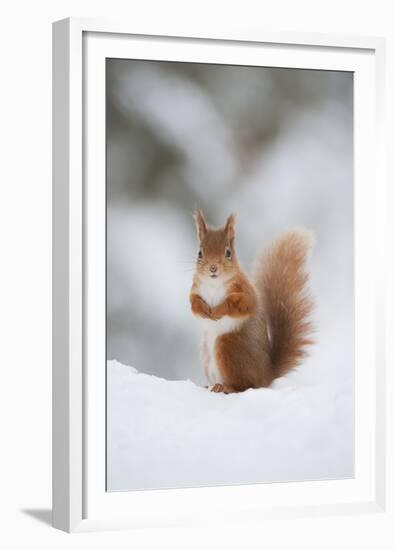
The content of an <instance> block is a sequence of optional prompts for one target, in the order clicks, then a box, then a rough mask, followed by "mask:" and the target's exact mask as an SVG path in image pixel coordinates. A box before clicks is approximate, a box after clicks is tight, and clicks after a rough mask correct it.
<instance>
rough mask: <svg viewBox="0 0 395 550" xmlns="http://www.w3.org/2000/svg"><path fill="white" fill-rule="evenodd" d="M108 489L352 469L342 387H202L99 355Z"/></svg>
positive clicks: (348, 412)
mask: <svg viewBox="0 0 395 550" xmlns="http://www.w3.org/2000/svg"><path fill="white" fill-rule="evenodd" d="M107 365H108V370H107V376H108V386H107V391H108V397H107V399H108V409H107V411H108V417H107V437H108V441H107V467H108V470H107V484H108V490H110V491H116V490H123V491H127V490H134V489H150V488H166V487H188V486H199V485H200V486H203V485H221V484H224V485H231V484H244V483H258V482H274V481H296V480H314V479H316V480H318V479H340V478H346V477H352V475H353V423H352V419H353V402H352V387H351V384H350V383H347V382H344V380H343V383H341V382H340V381H338V382H334V381H331V382H326V383H325V384H322V383H321V384H318V383H314V384H311V383H310V384H306V382H305V381H302V382H301V380H300V379H299V378H298V376H289V377H288V378H281V379H279V380H277V381H275V383H274V384H273V385H272V387H271V388H262V389H258V390H252V389H251V390H248V391H246V392H244V393H240V394H232V395H224V394H216V393H211V392H210V391H208V390H207V389H205V388H202V387H199V386H196V385H195V384H194V383H192V382H191V381H189V380H187V381H169V380H164V379H162V378H158V377H156V376H150V375H147V374H142V373H139V372H138V371H137V370H136V369H134V368H132V367H128V366H125V365H122V364H121V363H118V362H117V361H108V364H107Z"/></svg>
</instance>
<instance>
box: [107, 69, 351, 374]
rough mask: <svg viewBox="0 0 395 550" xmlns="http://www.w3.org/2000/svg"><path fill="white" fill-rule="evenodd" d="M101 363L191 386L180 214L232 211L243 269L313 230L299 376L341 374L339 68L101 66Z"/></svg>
mask: <svg viewBox="0 0 395 550" xmlns="http://www.w3.org/2000/svg"><path fill="white" fill-rule="evenodd" d="M106 108H107V357H108V359H117V360H119V361H121V362H122V363H125V364H128V365H132V366H134V367H135V368H137V369H138V370H139V371H142V372H146V373H150V374H155V375H157V376H160V377H163V378H167V379H187V378H190V379H191V380H193V381H194V382H197V383H202V382H203V377H202V373H201V371H200V364H199V336H200V333H199V327H198V323H197V321H196V319H195V318H194V317H193V316H192V314H191V312H190V308H189V299H188V294H189V289H190V286H191V282H192V276H193V271H194V261H195V256H196V253H197V243H196V231H195V227H194V222H193V219H192V215H191V213H192V210H193V209H194V208H195V207H199V208H202V209H203V211H204V213H205V215H206V218H207V220H208V221H209V223H211V224H212V225H222V224H223V223H224V221H225V219H226V217H227V215H228V214H229V213H230V212H236V213H237V247H238V255H239V259H240V260H241V262H242V264H243V266H244V267H245V269H247V270H249V268H250V266H251V263H252V261H253V259H254V257H255V255H256V254H257V253H259V252H260V251H261V250H262V248H263V247H265V246H267V245H268V244H270V242H271V241H272V239H273V238H275V237H276V235H278V234H279V233H280V232H282V231H284V230H286V229H289V228H292V227H295V226H304V227H307V228H308V229H310V230H312V231H313V232H314V233H315V237H316V245H315V248H314V251H313V254H312V257H311V259H310V268H311V272H312V289H313V293H314V295H315V298H316V303H317V307H316V311H315V321H316V326H317V334H316V339H317V345H316V346H315V348H314V350H313V352H312V354H311V357H310V358H309V359H308V360H307V361H306V364H305V365H304V367H303V369H301V370H300V372H299V373H298V376H302V377H303V376H304V377H305V379H306V382H308V381H311V380H317V379H318V377H319V379H320V380H325V379H328V378H331V377H334V376H338V375H339V374H340V375H341V376H344V377H352V375H353V367H352V365H353V134H352V132H353V77H352V74H351V73H346V72H331V71H309V70H299V69H297V70H296V69H277V68H276V69H273V68H262V67H237V66H223V65H207V64H191V63H175V62H156V61H133V60H116V59H111V60H107V105H106Z"/></svg>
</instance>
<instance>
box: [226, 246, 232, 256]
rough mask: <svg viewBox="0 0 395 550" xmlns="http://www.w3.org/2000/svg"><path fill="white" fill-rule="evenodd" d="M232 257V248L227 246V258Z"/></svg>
mask: <svg viewBox="0 0 395 550" xmlns="http://www.w3.org/2000/svg"><path fill="white" fill-rule="evenodd" d="M231 257H232V251H231V249H230V248H227V249H226V250H225V258H231Z"/></svg>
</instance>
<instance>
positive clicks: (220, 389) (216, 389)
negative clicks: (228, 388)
mask: <svg viewBox="0 0 395 550" xmlns="http://www.w3.org/2000/svg"><path fill="white" fill-rule="evenodd" d="M210 391H213V392H214V393H221V392H223V391H224V386H223V384H214V386H213V387H212V388H211V390H210Z"/></svg>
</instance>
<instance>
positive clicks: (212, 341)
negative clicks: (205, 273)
mask: <svg viewBox="0 0 395 550" xmlns="http://www.w3.org/2000/svg"><path fill="white" fill-rule="evenodd" d="M197 292H198V294H199V295H200V296H201V297H202V298H203V300H204V301H205V302H206V303H207V304H208V305H209V306H210V307H215V306H217V305H219V304H220V303H222V302H223V301H224V300H225V298H226V292H227V288H226V286H225V284H224V282H223V281H221V280H218V279H212V280H207V281H204V282H202V283H200V285H199V287H198V288H197ZM200 323H201V325H202V330H203V336H202V344H201V354H202V361H203V368H204V371H205V374H206V377H207V380H208V382H209V384H222V383H223V379H222V376H221V373H220V371H219V369H218V365H217V361H216V350H215V346H216V341H217V338H218V337H219V336H221V335H222V334H225V333H227V332H232V331H234V330H236V329H237V328H238V327H240V325H241V324H242V323H243V320H242V319H234V318H232V317H229V316H228V315H225V316H224V317H222V319H219V320H218V321H212V320H211V319H202V318H200Z"/></svg>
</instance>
